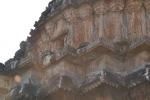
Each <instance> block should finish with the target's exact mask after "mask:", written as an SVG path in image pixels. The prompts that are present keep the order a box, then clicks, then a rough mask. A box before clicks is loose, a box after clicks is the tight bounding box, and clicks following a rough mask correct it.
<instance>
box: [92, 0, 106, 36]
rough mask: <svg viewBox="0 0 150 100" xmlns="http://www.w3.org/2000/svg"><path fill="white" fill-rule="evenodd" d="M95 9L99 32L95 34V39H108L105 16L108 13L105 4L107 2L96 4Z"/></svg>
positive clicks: (96, 27)
mask: <svg viewBox="0 0 150 100" xmlns="http://www.w3.org/2000/svg"><path fill="white" fill-rule="evenodd" d="M93 8H94V12H95V30H96V31H97V33H96V34H95V38H98V37H106V35H105V29H104V26H105V24H104V20H105V14H106V12H107V7H106V4H105V0H101V1H98V2H95V3H94V4H93Z"/></svg>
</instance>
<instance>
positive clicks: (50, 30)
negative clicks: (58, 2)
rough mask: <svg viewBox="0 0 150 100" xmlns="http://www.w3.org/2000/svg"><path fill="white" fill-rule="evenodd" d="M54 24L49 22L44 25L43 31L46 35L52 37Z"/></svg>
mask: <svg viewBox="0 0 150 100" xmlns="http://www.w3.org/2000/svg"><path fill="white" fill-rule="evenodd" d="M55 28H56V26H55V23H54V22H53V21H49V22H48V23H47V24H46V25H45V29H46V31H47V33H48V34H49V36H52V35H53V34H54V32H55Z"/></svg>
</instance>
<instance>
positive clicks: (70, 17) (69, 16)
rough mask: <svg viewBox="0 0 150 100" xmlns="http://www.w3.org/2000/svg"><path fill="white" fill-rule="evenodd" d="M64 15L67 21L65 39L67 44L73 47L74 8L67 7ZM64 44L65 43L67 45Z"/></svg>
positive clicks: (74, 32)
mask: <svg viewBox="0 0 150 100" xmlns="http://www.w3.org/2000/svg"><path fill="white" fill-rule="evenodd" d="M64 17H65V19H66V21H67V28H68V35H67V37H65V40H67V42H65V43H67V44H69V45H71V46H73V47H75V45H76V43H75V34H76V31H75V30H76V29H75V27H76V23H75V21H76V10H75V9H74V8H69V9H67V10H66V11H65V12H64ZM67 44H65V45H67Z"/></svg>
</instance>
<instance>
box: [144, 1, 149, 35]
mask: <svg viewBox="0 0 150 100" xmlns="http://www.w3.org/2000/svg"><path fill="white" fill-rule="evenodd" d="M144 4H145V7H146V11H147V13H146V15H147V16H146V18H147V33H148V36H150V0H145V2H144Z"/></svg>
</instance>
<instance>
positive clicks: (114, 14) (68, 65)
mask: <svg viewBox="0 0 150 100" xmlns="http://www.w3.org/2000/svg"><path fill="white" fill-rule="evenodd" d="M34 26H35V29H32V30H31V32H30V35H31V36H30V37H28V38H27V41H23V42H21V43H20V49H19V50H18V51H17V52H16V53H15V56H14V58H11V59H9V60H8V61H6V62H5V64H2V63H0V98H1V100H150V82H149V81H150V0H52V1H51V2H49V4H48V7H46V10H45V11H44V12H42V14H41V17H40V19H39V20H38V21H36V22H35V24H34Z"/></svg>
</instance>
